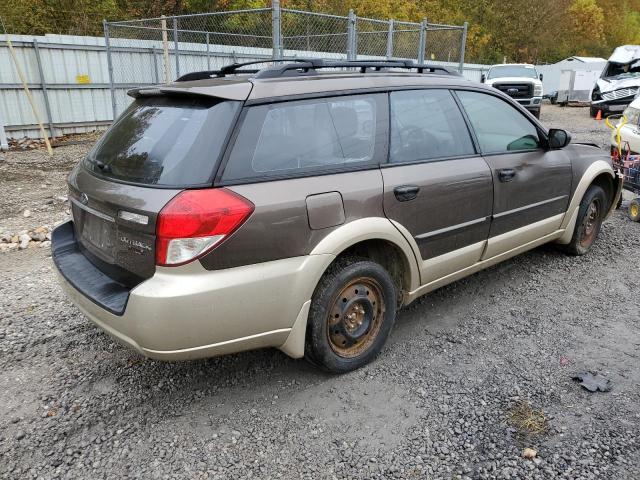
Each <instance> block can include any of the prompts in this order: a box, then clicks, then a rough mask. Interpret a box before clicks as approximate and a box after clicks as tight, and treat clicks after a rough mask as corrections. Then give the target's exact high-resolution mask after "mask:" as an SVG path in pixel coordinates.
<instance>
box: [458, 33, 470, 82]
mask: <svg viewBox="0 0 640 480" xmlns="http://www.w3.org/2000/svg"><path fill="white" fill-rule="evenodd" d="M467 28H469V23H468V22H464V25H463V27H462V41H461V44H460V66H459V67H458V70H459V71H460V74H462V72H463V71H464V51H465V47H466V45H467Z"/></svg>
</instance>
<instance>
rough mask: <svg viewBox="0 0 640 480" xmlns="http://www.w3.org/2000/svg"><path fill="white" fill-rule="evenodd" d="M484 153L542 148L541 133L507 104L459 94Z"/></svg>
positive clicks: (473, 94)
mask: <svg viewBox="0 0 640 480" xmlns="http://www.w3.org/2000/svg"><path fill="white" fill-rule="evenodd" d="M457 94H458V97H459V98H460V101H461V102H462V105H463V106H464V109H465V110H466V112H467V115H468V116H469V120H470V121H471V125H472V126H473V129H474V130H475V133H476V136H477V137H478V142H479V143H480V148H481V149H482V152H483V153H499V152H509V151H517V150H532V149H536V148H538V147H539V146H540V137H539V136H538V130H537V128H536V127H535V125H534V124H533V123H531V122H530V121H529V120H528V119H527V117H525V116H524V115H523V114H522V113H521V112H519V111H518V110H516V109H515V108H514V107H513V106H511V105H509V104H508V103H507V102H505V101H504V100H501V99H499V98H497V97H494V96H493V95H488V94H486V93H479V92H464V91H459V92H457Z"/></svg>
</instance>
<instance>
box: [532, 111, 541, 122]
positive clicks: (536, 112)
mask: <svg viewBox="0 0 640 480" xmlns="http://www.w3.org/2000/svg"><path fill="white" fill-rule="evenodd" d="M531 113H533V116H534V117H536V118H537V119H538V120H540V110H534V111H533V112H531Z"/></svg>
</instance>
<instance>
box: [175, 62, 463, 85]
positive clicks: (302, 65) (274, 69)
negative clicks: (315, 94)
mask: <svg viewBox="0 0 640 480" xmlns="http://www.w3.org/2000/svg"><path fill="white" fill-rule="evenodd" d="M260 63H278V64H279V65H272V66H270V67H267V68H263V69H241V68H242V67H245V66H248V65H256V64H260ZM324 68H357V69H359V70H360V73H367V72H368V71H374V72H380V71H382V70H383V69H389V68H399V69H405V70H416V71H417V72H418V73H420V74H423V73H439V74H444V75H455V76H460V74H459V73H458V72H456V71H454V70H451V69H449V68H447V67H443V66H440V65H434V64H426V63H415V62H414V61H413V60H393V59H390V60H323V59H320V58H296V59H289V60H271V59H268V60H267V59H265V60H259V61H253V62H244V63H232V64H231V65H227V66H225V67H222V68H221V69H220V70H209V71H204V72H192V73H187V74H186V75H182V76H181V77H180V78H178V79H177V80H176V82H186V81H190V80H202V79H206V78H212V77H214V76H215V77H224V76H226V75H230V74H242V73H246V74H255V78H278V77H282V76H293V75H315V74H317V71H318V70H321V69H324Z"/></svg>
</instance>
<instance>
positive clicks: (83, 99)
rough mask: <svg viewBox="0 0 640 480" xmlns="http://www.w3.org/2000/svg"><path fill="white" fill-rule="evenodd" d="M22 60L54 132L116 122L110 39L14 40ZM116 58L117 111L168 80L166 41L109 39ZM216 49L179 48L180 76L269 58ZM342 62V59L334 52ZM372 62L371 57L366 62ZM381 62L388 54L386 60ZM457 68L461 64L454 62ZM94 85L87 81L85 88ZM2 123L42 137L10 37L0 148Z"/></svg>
mask: <svg viewBox="0 0 640 480" xmlns="http://www.w3.org/2000/svg"><path fill="white" fill-rule="evenodd" d="M11 40H12V42H13V45H14V50H15V52H16V55H17V58H18V62H19V63H20V65H21V67H22V69H23V71H24V73H25V76H26V78H27V82H28V84H29V86H30V88H31V92H32V95H33V97H34V99H35V102H36V105H37V107H38V109H39V111H40V116H41V118H42V120H43V123H44V124H45V128H47V129H48V128H49V125H50V124H52V125H53V130H54V135H56V136H57V135H61V134H69V133H81V132H87V131H91V130H95V129H96V128H104V127H105V126H106V125H108V124H109V123H110V122H111V121H112V120H113V113H112V103H111V91H110V89H109V71H108V64H107V54H106V49H105V39H104V38H102V37H81V36H71V35H52V34H48V35H44V36H36V37H33V36H28V35H12V36H11ZM34 40H35V41H36V42H37V44H38V47H39V48H38V51H39V54H40V62H41V68H42V73H43V77H44V80H45V85H46V91H47V96H48V99H49V109H50V114H51V116H50V117H49V115H48V113H47V108H46V105H45V96H44V91H43V89H42V78H40V74H39V69H38V63H37V57H36V51H35V48H34ZM110 46H111V52H112V53H111V57H112V64H113V71H114V79H113V81H114V83H115V86H116V88H115V103H116V110H117V113H118V114H119V113H120V112H122V111H123V110H124V109H125V108H126V106H127V105H128V104H129V102H130V101H131V99H130V98H129V97H128V96H127V95H126V91H127V90H128V89H130V88H133V87H134V86H136V85H141V84H155V83H160V82H162V81H163V78H164V73H163V72H164V70H163V56H162V42H160V41H152V40H133V39H122V38H117V39H113V38H112V39H111V40H110ZM241 51H242V53H238V48H237V47H231V46H222V45H210V52H209V55H207V52H206V45H205V44H202V43H184V42H181V43H180V44H179V68H180V73H181V74H184V73H187V72H190V71H197V70H206V69H207V68H208V67H209V68H211V69H218V68H220V67H221V66H223V65H226V64H229V63H233V62H234V61H251V60H259V59H263V58H269V57H270V56H271V53H272V51H271V49H267V48H247V47H242V48H241ZM169 52H170V55H169V71H170V76H171V78H172V79H173V78H175V56H174V55H173V43H171V44H170V46H169ZM287 55H291V56H298V57H305V56H307V57H308V56H318V57H320V56H322V57H327V55H329V56H334V55H333V54H327V53H315V52H304V51H300V52H295V51H287ZM335 57H336V58H342V57H343V55H341V54H335ZM361 58H363V59H364V58H366V57H361ZM380 58H382V57H380ZM447 66H450V67H451V68H454V69H456V68H457V66H458V64H457V63H451V64H450V65H449V64H447ZM486 68H487V66H486V65H471V64H466V65H465V70H464V75H465V77H467V78H469V79H470V80H474V81H479V80H480V74H481V72H482V71H484V70H486ZM85 82H88V83H85ZM2 126H4V130H5V132H6V136H7V137H9V138H21V137H25V136H27V137H33V138H37V137H39V136H40V132H39V130H38V128H37V122H36V118H35V116H34V115H33V112H32V110H31V107H30V106H29V103H28V101H27V98H26V95H25V93H24V91H23V90H22V86H21V84H20V79H19V77H18V75H17V72H16V69H15V67H14V64H13V61H12V60H11V57H10V54H9V49H8V47H7V43H6V38H5V36H4V35H0V143H1V142H2Z"/></svg>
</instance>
